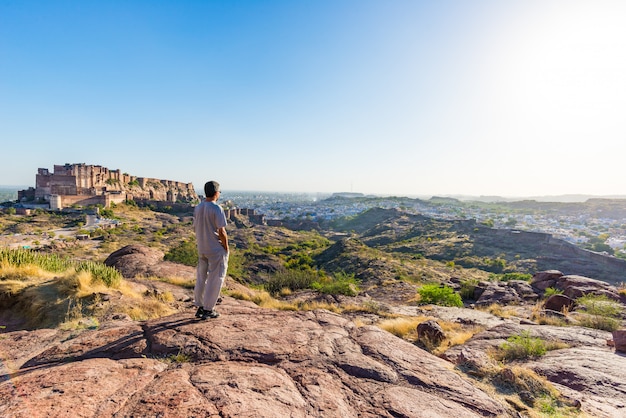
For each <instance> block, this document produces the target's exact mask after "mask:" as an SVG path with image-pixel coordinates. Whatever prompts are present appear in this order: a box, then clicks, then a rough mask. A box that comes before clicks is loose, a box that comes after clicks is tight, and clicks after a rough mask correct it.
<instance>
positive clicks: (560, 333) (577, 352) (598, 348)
mask: <svg viewBox="0 0 626 418" xmlns="http://www.w3.org/2000/svg"><path fill="white" fill-rule="evenodd" d="M522 332H528V333H530V335H531V336H532V337H537V338H541V339H542V340H544V341H558V342H561V343H564V344H566V346H567V348H562V349H558V350H554V351H548V352H547V353H546V354H545V355H544V356H542V357H539V358H537V359H535V360H532V361H530V362H526V363H524V367H527V368H530V369H532V370H534V371H535V372H537V373H539V374H540V375H542V376H545V377H546V378H547V379H548V380H549V381H550V382H552V383H553V384H554V385H555V386H556V387H557V389H559V390H560V391H561V393H563V394H564V395H566V396H568V397H569V398H571V399H572V400H574V403H575V404H579V405H581V407H582V410H583V411H584V412H586V413H588V414H589V415H591V416H593V417H604V418H613V417H623V416H626V356H624V355H623V354H620V353H617V352H615V351H614V350H613V349H612V348H611V347H609V346H608V345H607V341H608V340H610V339H611V333H610V332H607V331H601V330H595V329H589V328H582V327H575V326H573V327H555V326H548V325H542V326H537V325H522V324H515V323H513V322H510V321H509V322H506V323H504V324H502V325H499V326H496V327H493V328H490V329H488V330H486V331H483V332H481V333H479V334H476V335H475V336H474V337H472V338H471V339H470V340H469V341H467V342H465V344H463V345H462V346H457V347H453V348H451V349H450V350H448V351H446V353H445V357H446V358H447V359H449V360H450V361H452V362H454V363H457V364H463V363H468V362H469V363H472V364H474V365H477V366H478V367H484V364H485V363H488V362H489V361H490V360H489V359H488V355H487V353H488V352H489V351H491V350H493V349H495V348H497V347H499V346H500V345H501V344H502V343H504V342H506V340H507V338H509V337H511V336H513V335H520V334H521V333H522Z"/></svg>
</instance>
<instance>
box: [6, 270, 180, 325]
mask: <svg viewBox="0 0 626 418" xmlns="http://www.w3.org/2000/svg"><path fill="white" fill-rule="evenodd" d="M105 294H108V295H112V296H115V295H117V297H112V298H111V299H115V300H116V302H115V303H113V302H108V303H107V304H103V302H102V300H101V296H100V295H105ZM120 296H121V298H120ZM0 300H3V301H4V303H5V304H6V306H11V309H12V310H13V311H14V312H16V313H18V314H19V315H20V316H21V317H22V318H24V320H25V325H26V326H27V327H28V328H42V327H57V326H59V327H61V328H63V329H78V328H86V327H94V326H95V327H97V326H98V325H99V319H98V317H99V316H100V315H104V314H107V313H111V312H123V313H127V314H128V315H129V316H130V317H131V318H133V319H138V320H140V319H151V318H156V317H159V316H163V315H169V314H172V313H174V310H173V309H172V308H171V307H170V306H169V304H168V303H169V302H172V301H173V300H174V297H173V296H172V294H171V293H170V292H163V293H158V294H156V296H153V297H148V298H146V297H144V295H142V294H140V293H138V292H137V290H135V289H134V288H133V287H132V286H131V285H129V283H128V282H126V281H122V282H121V284H120V286H119V287H118V288H117V289H111V288H108V287H106V286H105V285H104V284H103V283H102V282H100V281H94V279H93V276H92V275H91V273H89V272H88V271H80V272H76V271H75V270H74V269H69V270H67V271H65V272H63V273H50V272H46V271H44V270H42V269H40V268H38V267H34V266H32V265H27V266H20V267H15V266H7V265H2V266H0ZM104 305H107V306H104Z"/></svg>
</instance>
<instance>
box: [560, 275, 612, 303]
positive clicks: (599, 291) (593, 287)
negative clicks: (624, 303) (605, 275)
mask: <svg viewBox="0 0 626 418" xmlns="http://www.w3.org/2000/svg"><path fill="white" fill-rule="evenodd" d="M555 287H556V288H557V289H561V290H563V294H564V295H566V296H569V297H570V298H572V299H577V298H579V297H581V296H584V295H588V294H592V295H605V296H607V297H608V298H609V299H612V300H620V296H619V293H618V291H617V288H616V287H615V286H612V285H610V284H608V283H607V282H603V281H601V280H596V279H591V278H589V277H584V276H577V275H568V276H561V277H559V278H558V279H557V280H556V283H555Z"/></svg>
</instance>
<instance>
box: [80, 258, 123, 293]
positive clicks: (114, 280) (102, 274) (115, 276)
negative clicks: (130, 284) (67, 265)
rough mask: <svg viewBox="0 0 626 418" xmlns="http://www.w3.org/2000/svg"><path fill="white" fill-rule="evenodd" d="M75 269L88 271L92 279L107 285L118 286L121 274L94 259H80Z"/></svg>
mask: <svg viewBox="0 0 626 418" xmlns="http://www.w3.org/2000/svg"><path fill="white" fill-rule="evenodd" d="M76 271H88V272H89V273H91V276H92V277H93V280H94V281H99V282H102V283H104V284H105V285H106V286H107V287H113V288H116V287H119V285H120V283H121V282H122V274H121V273H120V272H119V271H117V270H116V269H115V268H113V267H109V266H106V265H104V264H102V263H96V262H94V261H81V262H79V263H78V264H77V265H76Z"/></svg>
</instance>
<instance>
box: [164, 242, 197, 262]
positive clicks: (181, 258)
mask: <svg viewBox="0 0 626 418" xmlns="http://www.w3.org/2000/svg"><path fill="white" fill-rule="evenodd" d="M163 259H164V260H165V261H172V262H174V263H180V264H184V265H186V266H191V267H195V266H197V265H198V249H197V248H196V241H195V239H189V240H183V241H181V242H180V243H179V244H178V245H177V246H175V247H174V248H172V249H171V250H169V251H168V252H167V253H165V256H164V257H163Z"/></svg>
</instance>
